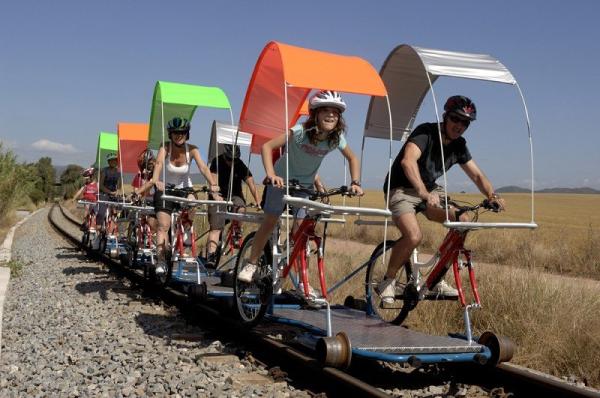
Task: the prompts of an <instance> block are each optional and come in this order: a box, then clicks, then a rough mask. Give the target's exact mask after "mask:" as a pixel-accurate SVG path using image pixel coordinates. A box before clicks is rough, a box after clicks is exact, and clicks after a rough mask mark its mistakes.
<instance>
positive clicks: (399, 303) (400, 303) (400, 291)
mask: <svg viewBox="0 0 600 398" xmlns="http://www.w3.org/2000/svg"><path fill="white" fill-rule="evenodd" d="M395 243H396V242H395V241H392V240H389V241H387V242H386V244H385V246H386V247H385V263H384V262H383V260H382V254H383V242H381V243H380V244H379V245H378V246H377V247H376V248H375V250H373V253H372V254H371V259H370V260H369V265H368V266H367V277H366V283H365V287H366V300H367V313H369V314H371V315H375V314H376V315H377V316H378V317H379V318H381V319H382V320H384V321H386V322H390V323H393V324H395V325H400V324H401V323H402V322H404V320H405V319H406V317H407V316H408V313H409V312H410V311H411V310H412V309H413V308H415V306H416V303H417V301H416V297H415V295H414V294H413V293H416V291H414V292H413V289H414V285H413V284H409V283H408V282H409V280H410V276H411V272H412V267H411V265H410V263H406V264H404V266H402V267H401V268H400V270H399V271H398V274H397V275H396V300H395V301H394V303H393V304H386V303H383V302H382V300H381V298H380V297H379V294H377V292H376V291H375V289H376V287H377V285H378V284H379V282H381V281H382V280H383V277H384V276H385V273H386V271H387V268H388V262H389V258H390V255H391V251H390V249H391V248H392V247H393V246H394V244H395Z"/></svg>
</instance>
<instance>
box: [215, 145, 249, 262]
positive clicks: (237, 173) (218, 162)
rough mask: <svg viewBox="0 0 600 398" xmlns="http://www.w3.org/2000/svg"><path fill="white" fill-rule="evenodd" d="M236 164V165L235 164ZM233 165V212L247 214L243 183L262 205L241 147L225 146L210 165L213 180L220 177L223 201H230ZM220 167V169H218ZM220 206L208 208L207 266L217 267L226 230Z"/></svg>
mask: <svg viewBox="0 0 600 398" xmlns="http://www.w3.org/2000/svg"><path fill="white" fill-rule="evenodd" d="M234 162H235V163H234ZM232 164H233V172H234V174H233V185H232V186H231V189H232V190H231V201H232V202H233V209H232V210H233V212H235V213H237V212H241V213H243V212H245V209H246V200H245V198H244V193H243V192H242V181H243V182H245V183H246V185H248V188H249V189H250V193H251V194H252V197H253V198H254V202H255V203H256V204H258V203H260V202H259V199H258V193H257V192H256V185H255V184H254V178H252V173H250V170H248V167H247V166H246V165H245V164H244V162H243V161H242V160H241V159H240V147H239V146H238V145H236V146H235V148H234V147H233V146H232V145H224V151H223V153H222V154H221V155H219V156H218V159H217V158H214V159H213V160H212V162H211V163H210V172H211V173H212V174H213V178H214V179H216V178H217V175H218V177H219V188H220V189H221V195H222V196H223V199H225V200H229V187H230V182H231V181H230V177H231V166H232ZM217 166H218V169H217ZM217 207H218V206H209V208H208V222H209V224H210V231H209V232H208V242H207V244H206V266H207V267H213V268H214V267H216V265H217V264H215V261H216V251H217V244H218V242H219V235H220V234H221V231H222V230H223V228H225V218H224V217H223V216H221V215H219V214H217V211H218V210H219V209H218V208H217Z"/></svg>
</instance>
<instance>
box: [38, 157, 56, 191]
mask: <svg viewBox="0 0 600 398" xmlns="http://www.w3.org/2000/svg"><path fill="white" fill-rule="evenodd" d="M36 169H37V175H38V176H39V180H38V181H37V183H36V188H37V189H38V190H39V191H41V192H43V193H44V200H46V201H48V200H51V199H52V198H53V197H54V182H55V180H56V170H54V166H52V158H49V157H43V158H40V160H38V162H37V163H36Z"/></svg>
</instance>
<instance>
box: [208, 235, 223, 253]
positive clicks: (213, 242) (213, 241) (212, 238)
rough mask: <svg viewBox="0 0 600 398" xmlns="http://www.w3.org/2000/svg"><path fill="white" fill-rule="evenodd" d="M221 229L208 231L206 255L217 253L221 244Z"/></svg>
mask: <svg viewBox="0 0 600 398" xmlns="http://www.w3.org/2000/svg"><path fill="white" fill-rule="evenodd" d="M219 235H221V230H220V229H211V230H210V231H208V241H207V242H206V254H207V255H208V254H212V253H215V252H216V251H217V243H219Z"/></svg>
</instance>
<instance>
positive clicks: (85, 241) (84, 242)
mask: <svg viewBox="0 0 600 398" xmlns="http://www.w3.org/2000/svg"><path fill="white" fill-rule="evenodd" d="M89 243H90V233H89V231H85V232H84V233H83V235H82V236H81V245H82V246H83V248H84V249H87V247H88V245H89Z"/></svg>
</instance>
